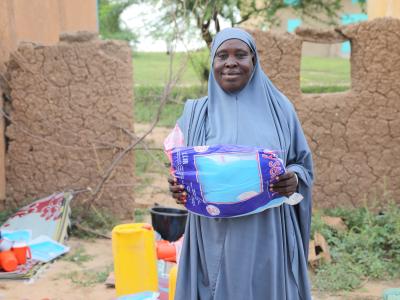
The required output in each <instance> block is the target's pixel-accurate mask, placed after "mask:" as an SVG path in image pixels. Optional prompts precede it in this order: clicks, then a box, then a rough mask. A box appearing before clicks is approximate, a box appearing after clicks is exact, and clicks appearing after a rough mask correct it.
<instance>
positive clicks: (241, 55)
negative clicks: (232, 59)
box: [236, 53, 247, 58]
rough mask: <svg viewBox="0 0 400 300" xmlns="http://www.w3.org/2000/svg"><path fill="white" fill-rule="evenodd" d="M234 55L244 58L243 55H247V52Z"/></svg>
mask: <svg viewBox="0 0 400 300" xmlns="http://www.w3.org/2000/svg"><path fill="white" fill-rule="evenodd" d="M236 57H237V58H245V57H247V53H238V54H236Z"/></svg>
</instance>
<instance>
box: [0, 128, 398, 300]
mask: <svg viewBox="0 0 400 300" xmlns="http://www.w3.org/2000/svg"><path fill="white" fill-rule="evenodd" d="M145 129H146V127H145V126H143V125H137V126H136V131H137V132H138V133H139V134H140V132H143V131H144V130H145ZM168 131H169V129H166V128H156V130H155V131H154V133H153V134H152V135H151V136H149V137H148V139H147V140H148V143H149V144H151V145H152V146H161V144H160V141H162V140H163V138H164V137H165V136H166V135H167V133H168ZM150 176H152V177H153V181H152V183H151V184H149V185H148V186H147V187H145V188H144V189H141V190H140V192H138V194H137V195H136V197H135V199H136V201H137V202H138V203H140V204H143V205H148V206H150V205H152V204H153V203H154V202H157V203H160V204H162V205H167V206H176V204H174V202H173V200H172V198H170V196H169V194H168V192H167V191H168V186H167V182H166V180H165V176H162V175H160V174H159V173H154V174H153V175H150ZM147 220H148V221H149V218H148V216H147ZM66 244H67V245H68V246H69V247H70V248H71V250H70V252H69V253H68V254H67V255H65V256H64V257H62V258H60V259H57V260H56V261H54V262H53V263H51V264H49V265H48V266H47V267H46V268H45V269H43V270H42V271H41V272H40V273H39V274H37V276H35V277H34V278H33V279H32V280H30V281H5V280H4V281H0V300H71V299H72V300H112V299H116V295H115V289H113V288H107V287H106V285H105V284H104V281H105V279H106V278H107V276H108V274H109V272H110V271H112V264H113V258H112V249H111V240H106V239H92V240H83V239H77V238H70V239H69V240H68V241H67V242H66ZM395 287H400V280H396V281H386V282H383V281H367V282H366V283H365V284H364V285H363V286H362V287H361V288H360V289H359V290H357V291H354V292H351V293H339V294H337V295H332V294H328V293H319V292H318V291H313V299H314V300H341V299H352V300H356V299H357V300H375V299H382V294H383V291H384V290H385V289H388V288H395ZM188 300H189V299H188Z"/></svg>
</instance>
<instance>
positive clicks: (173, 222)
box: [150, 206, 188, 242]
mask: <svg viewBox="0 0 400 300" xmlns="http://www.w3.org/2000/svg"><path fill="white" fill-rule="evenodd" d="M150 215H151V223H152V225H153V227H154V230H155V231H157V232H158V233H159V234H160V235H161V237H162V239H163V240H167V241H170V242H174V241H176V240H178V239H179V238H180V237H181V236H182V235H183V233H184V232H185V225H186V219H187V215H188V212H187V210H185V209H179V208H172V207H163V206H155V207H153V208H151V209H150Z"/></svg>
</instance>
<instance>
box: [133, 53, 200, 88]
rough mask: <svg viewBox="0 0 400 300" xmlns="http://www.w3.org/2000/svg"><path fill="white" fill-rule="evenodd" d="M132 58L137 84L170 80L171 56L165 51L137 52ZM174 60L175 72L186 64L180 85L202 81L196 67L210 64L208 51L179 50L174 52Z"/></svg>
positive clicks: (152, 84) (162, 83)
mask: <svg viewBox="0 0 400 300" xmlns="http://www.w3.org/2000/svg"><path fill="white" fill-rule="evenodd" d="M132 60H133V78H134V84H135V85H139V86H143V85H144V86H162V85H165V83H166V82H167V81H168V78H169V69H170V68H169V66H170V61H171V56H170V55H168V54H166V53H165V52H135V53H134V54H133V57H132ZM172 62H173V63H172V70H173V73H174V74H176V72H177V71H178V70H179V69H180V68H181V67H182V66H186V68H185V71H184V72H183V74H182V80H181V82H180V85H183V86H190V85H199V84H200V83H201V81H200V76H199V75H198V73H196V69H197V67H198V66H199V65H201V64H203V63H205V64H206V65H208V52H207V51H204V50H203V51H197V52H191V53H188V54H187V53H182V52H178V53H175V54H174V57H173V60H172Z"/></svg>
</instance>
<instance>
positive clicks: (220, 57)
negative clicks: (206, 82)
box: [217, 53, 228, 59]
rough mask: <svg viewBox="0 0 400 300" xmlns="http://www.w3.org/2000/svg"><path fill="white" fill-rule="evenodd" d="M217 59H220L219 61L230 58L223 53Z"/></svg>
mask: <svg viewBox="0 0 400 300" xmlns="http://www.w3.org/2000/svg"><path fill="white" fill-rule="evenodd" d="M217 57H218V58H219V59H226V58H227V57H228V55H226V54H224V53H221V54H218V55H217Z"/></svg>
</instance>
